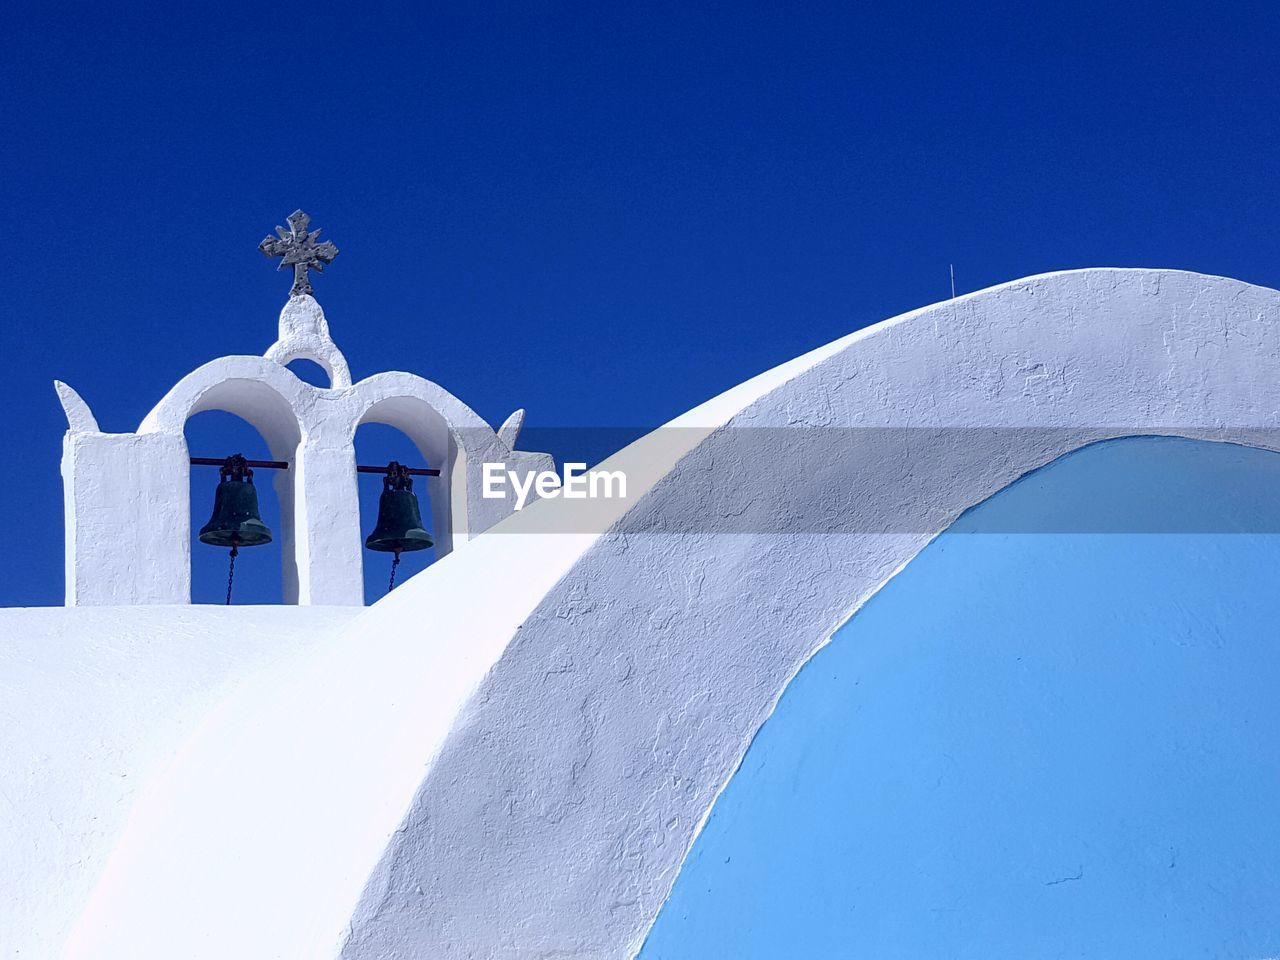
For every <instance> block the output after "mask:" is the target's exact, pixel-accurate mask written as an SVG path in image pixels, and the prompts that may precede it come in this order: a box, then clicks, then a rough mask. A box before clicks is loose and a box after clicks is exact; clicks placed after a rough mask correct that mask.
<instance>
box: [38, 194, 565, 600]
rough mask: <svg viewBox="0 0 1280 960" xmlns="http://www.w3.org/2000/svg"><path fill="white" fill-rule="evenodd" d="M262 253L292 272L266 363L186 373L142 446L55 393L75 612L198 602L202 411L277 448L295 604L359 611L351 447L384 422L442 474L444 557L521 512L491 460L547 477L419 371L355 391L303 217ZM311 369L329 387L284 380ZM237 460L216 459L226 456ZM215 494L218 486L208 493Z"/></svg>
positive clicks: (510, 426)
mask: <svg viewBox="0 0 1280 960" xmlns="http://www.w3.org/2000/svg"><path fill="white" fill-rule="evenodd" d="M288 222H289V230H288V231H286V230H285V229H284V228H280V227H278V228H277V234H278V236H276V237H268V238H267V239H266V240H264V241H263V242H262V244H261V247H260V248H261V249H262V251H263V253H265V254H266V255H267V256H269V257H280V258H281V260H282V262H281V266H282V268H283V267H284V266H290V267H292V268H293V271H294V285H293V290H292V291H291V295H290V297H289V300H288V302H287V303H286V304H285V305H284V308H283V309H282V310H281V312H280V318H279V327H278V330H279V332H278V336H277V339H276V341H275V343H273V344H272V345H271V347H269V348H268V349H267V351H266V354H265V355H264V356H245V355H236V356H227V357H222V358H220V359H217V360H213V361H210V362H209V363H206V364H204V365H203V366H201V367H199V368H197V369H196V370H194V371H193V372H191V373H189V374H187V375H186V376H185V377H183V378H182V379H181V380H179V381H178V383H177V384H176V385H175V386H174V387H173V388H172V389H171V390H170V391H169V392H168V393H167V394H166V395H165V396H164V397H163V398H162V399H161V400H160V402H159V403H158V404H156V406H155V407H154V408H153V409H152V410H151V412H150V413H148V414H147V416H146V417H145V418H144V419H143V421H142V423H141V424H140V425H139V426H138V429H137V431H136V432H134V433H105V432H103V431H102V430H101V429H100V428H99V426H98V422H97V420H96V419H95V418H94V416H93V414H92V412H91V411H90V409H89V406H88V404H86V403H85V402H84V401H83V400H82V399H81V398H80V396H79V394H77V393H76V392H75V391H74V390H73V389H71V388H70V387H68V386H67V385H65V384H62V383H58V384H56V387H57V391H58V396H59V399H60V400H61V402H62V406H63V410H64V411H65V412H66V415H67V422H68V427H69V429H68V431H67V434H66V436H65V439H64V442H63V458H62V475H63V488H64V498H65V523H66V531H67V536H66V583H67V593H66V598H67V601H66V602H67V604H68V605H69V606H75V605H82V604H135V603H189V602H190V599H191V557H190V542H191V504H190V495H189V487H188V483H189V471H190V469H191V464H190V458H191V454H192V452H193V451H189V450H188V448H187V442H186V438H185V435H184V427H185V425H186V422H187V420H188V418H190V417H191V416H193V415H195V414H197V413H201V412H204V411H207V410H222V411H225V412H228V413H231V414H235V415H236V416H238V417H240V418H241V419H243V420H246V421H247V422H248V423H249V424H251V425H252V426H253V427H254V428H255V429H256V430H257V431H258V432H259V433H260V434H261V435H262V438H263V439H264V440H265V441H266V443H267V446H268V448H269V449H270V451H271V455H272V457H273V458H274V459H275V460H278V461H282V462H284V463H285V464H286V468H285V469H283V470H279V471H274V472H275V474H276V475H275V476H274V477H273V483H274V485H275V489H276V492H277V495H278V498H279V502H280V514H281V530H280V540H281V554H282V557H283V565H284V576H283V584H284V602H285V603H297V604H339V605H356V604H362V603H363V602H364V588H363V566H362V564H363V557H362V550H363V537H362V533H361V530H360V514H359V501H358V490H357V487H356V460H355V446H354V437H355V431H356V428H357V427H358V426H359V425H360V424H361V423H385V424H388V425H390V426H392V427H395V428H396V429H397V430H399V431H401V432H402V433H404V434H405V435H406V436H408V437H409V439H410V440H412V441H413V443H414V444H415V446H417V448H418V450H419V451H421V453H422V455H423V457H424V458H425V459H426V460H427V461H428V462H430V463H431V464H432V466H435V467H439V469H440V470H441V472H442V473H441V476H440V477H439V478H438V479H435V480H433V482H432V485H431V505H432V516H433V525H434V527H435V533H436V549H437V556H444V555H445V554H447V553H448V552H449V551H450V550H453V549H456V548H457V547H458V546H460V545H462V544H463V543H465V542H466V541H467V540H468V539H469V538H470V537H473V536H475V535H477V534H478V533H480V532H481V531H483V530H485V529H487V528H488V527H490V526H492V525H493V524H494V523H496V522H497V521H498V520H500V519H502V518H503V517H505V516H506V515H507V514H509V513H510V512H511V510H512V505H511V504H510V503H509V502H508V501H507V500H485V499H483V498H481V496H480V491H481V486H480V470H481V465H482V463H483V462H486V461H490V462H499V463H502V464H503V465H504V467H505V468H506V469H508V470H511V471H513V472H517V473H521V472H525V471H541V470H548V469H551V468H552V467H553V461H552V459H551V457H550V456H549V455H547V454H535V453H525V452H521V451H516V450H514V449H513V448H514V446H515V441H516V436H517V434H518V430H519V418H518V417H516V416H514V415H513V418H512V419H511V420H509V421H508V423H507V424H506V425H504V427H503V428H502V430H501V432H500V433H495V431H494V430H493V428H492V427H490V426H489V425H488V424H487V423H485V421H484V420H482V419H481V418H480V417H479V416H478V415H477V414H476V413H475V411H473V410H472V409H471V408H470V407H468V406H467V405H466V404H464V403H463V402H462V401H461V400H459V399H458V398H457V397H455V396H453V395H452V394H451V393H449V392H448V391H447V390H445V389H443V388H442V387H440V386H438V385H436V384H434V383H432V382H431V381H429V380H425V379H423V378H422V377H418V376H415V375H414V374H410V373H402V372H392V373H381V374H376V375H374V376H372V377H369V378H367V379H365V380H362V381H360V382H359V383H355V384H353V383H352V381H351V374H350V370H349V368H348V365H347V361H346V358H345V357H344V356H343V354H342V352H341V351H340V350H339V349H338V347H337V345H336V344H335V343H334V342H333V339H332V337H331V335H330V332H329V324H328V321H327V320H326V319H325V315H324V310H323V309H322V308H321V306H320V304H319V303H318V302H317V301H316V299H315V297H314V296H312V290H311V285H310V282H309V278H308V271H309V270H317V271H318V270H320V269H322V268H323V266H324V265H325V264H327V263H329V262H331V261H332V259H333V258H334V257H335V256H337V253H338V250H337V248H336V247H334V246H333V244H331V243H328V242H327V241H326V242H323V243H322V242H318V241H317V237H318V235H319V231H318V230H309V229H308V224H309V219H308V218H307V216H306V214H303V213H302V212H301V211H297V212H295V213H294V214H293V215H292V216H290V217H289V221H288ZM299 358H303V359H308V360H313V361H314V362H316V363H318V364H320V366H321V367H323V368H324V370H325V371H326V373H327V374H328V376H329V380H330V382H329V385H328V386H314V385H312V384H309V383H306V382H305V381H303V380H301V379H299V378H298V377H297V376H296V375H295V374H294V373H293V372H292V371H291V370H289V369H288V368H287V367H286V364H288V363H289V362H291V361H293V360H296V359H299ZM231 452H234V451H214V453H216V454H219V455H222V456H225V455H226V454H227V453H231ZM210 489H212V484H211V487H210Z"/></svg>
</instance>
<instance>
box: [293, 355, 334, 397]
mask: <svg viewBox="0 0 1280 960" xmlns="http://www.w3.org/2000/svg"><path fill="white" fill-rule="evenodd" d="M285 368H286V369H287V370H288V371H289V372H290V373H292V374H293V375H294V376H295V377H297V378H298V379H299V380H301V381H302V382H303V383H309V384H311V385H312V386H313V387H320V388H321V389H322V390H328V389H329V387H331V386H332V385H333V375H332V374H331V373H330V372H329V371H328V370H326V369H325V368H324V367H323V366H321V365H320V364H319V363H317V362H316V361H314V360H311V359H308V358H306V357H298V358H297V359H294V360H290V361H289V362H288V363H286V364H285Z"/></svg>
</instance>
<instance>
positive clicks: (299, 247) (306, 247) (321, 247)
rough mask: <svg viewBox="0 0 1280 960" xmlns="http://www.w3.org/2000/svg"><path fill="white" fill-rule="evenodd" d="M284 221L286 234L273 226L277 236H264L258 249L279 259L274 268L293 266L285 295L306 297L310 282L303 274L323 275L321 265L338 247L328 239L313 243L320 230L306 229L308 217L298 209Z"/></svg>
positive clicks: (282, 228)
mask: <svg viewBox="0 0 1280 960" xmlns="http://www.w3.org/2000/svg"><path fill="white" fill-rule="evenodd" d="M288 222H289V230H288V232H286V231H285V229H284V227H276V233H278V234H279V237H273V236H271V235H270V234H268V235H267V238H266V239H265V240H263V241H262V242H261V243H260V244H258V249H259V250H261V251H262V252H263V253H264V254H265V255H266V256H268V257H280V258H281V261H280V266H279V267H277V268H276V269H278V270H283V269H284V268H285V267H293V289H292V290H290V291H289V296H291V297H301V296H310V295H311V292H312V291H311V280H310V278H309V277H308V275H307V271H308V270H314V271H316V272H317V273H324V265H325V264H326V263H331V262H332V261H333V258H334V257H336V256H337V255H338V248H337V247H335V246H334V245H333V244H332V243H330V242H329V241H328V240H325V241H324V242H323V243H317V242H316V238H317V237H318V236H320V231H319V230H311V231H308V230H307V225H308V224H309V223H311V218H310V217H308V216H307V215H306V214H305V213H303V212H302V211H301V210H295V211H293V213H291V214H289V221H288Z"/></svg>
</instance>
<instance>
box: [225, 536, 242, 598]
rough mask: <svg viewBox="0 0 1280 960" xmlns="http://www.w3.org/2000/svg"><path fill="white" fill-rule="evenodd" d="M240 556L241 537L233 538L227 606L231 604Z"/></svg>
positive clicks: (228, 576) (228, 574) (228, 573)
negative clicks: (232, 585)
mask: <svg viewBox="0 0 1280 960" xmlns="http://www.w3.org/2000/svg"><path fill="white" fill-rule="evenodd" d="M238 556H240V538H239V537H232V538H231V565H230V567H229V568H228V569H227V606H228V607H229V606H231V584H232V582H233V581H234V580H235V578H236V557H238Z"/></svg>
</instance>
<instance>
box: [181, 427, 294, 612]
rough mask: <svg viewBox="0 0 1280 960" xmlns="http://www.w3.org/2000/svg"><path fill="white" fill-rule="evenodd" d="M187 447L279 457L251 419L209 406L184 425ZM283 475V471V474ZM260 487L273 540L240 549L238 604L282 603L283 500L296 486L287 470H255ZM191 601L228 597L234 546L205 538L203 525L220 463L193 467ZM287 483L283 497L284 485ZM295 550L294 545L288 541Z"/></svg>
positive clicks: (205, 453) (212, 454)
mask: <svg viewBox="0 0 1280 960" xmlns="http://www.w3.org/2000/svg"><path fill="white" fill-rule="evenodd" d="M184 433H185V435H186V440H187V449H188V450H189V451H190V454H191V456H193V457H209V458H212V459H221V458H224V457H227V456H230V455H231V454H235V453H240V454H243V455H244V456H245V457H246V458H248V459H250V460H275V459H276V457H275V455H274V454H273V453H272V451H271V449H270V447H269V446H268V445H267V442H266V441H265V440H264V439H263V438H262V436H261V434H259V433H258V431H257V430H256V429H255V428H254V427H253V425H252V424H250V423H248V422H247V421H245V420H243V419H241V418H240V417H238V416H236V415H235V414H232V413H226V412H225V411H222V410H207V411H205V412H203V413H197V414H195V415H194V416H192V417H191V418H190V419H188V420H187V423H186V427H185V430H184ZM282 475H283V476H282ZM253 481H254V486H255V487H256V488H257V491H258V506H259V510H260V511H261V514H262V519H263V522H264V523H266V525H267V526H268V527H269V528H270V529H271V533H272V540H271V542H270V543H268V544H264V545H261V546H256V547H252V548H241V549H240V551H239V555H238V556H237V557H236V567H235V584H234V592H233V600H232V602H233V603H235V604H237V605H243V604H255V603H282V602H284V597H285V592H284V583H283V570H284V566H285V565H284V563H283V560H282V558H283V556H284V553H283V551H284V549H285V547H286V543H285V536H284V533H285V530H286V527H291V526H292V520H291V519H289V522H288V523H286V516H285V514H284V511H282V509H281V506H282V500H283V501H285V502H287V503H289V504H290V506H291V504H292V496H291V491H292V486H291V485H290V480H289V478H288V471H282V470H270V469H256V470H254V476H253ZM189 483H190V491H191V602H192V603H210V604H220V603H225V602H226V596H227V574H228V567H229V556H228V554H229V551H228V550H226V549H224V548H221V547H214V546H210V545H208V544H205V543H201V542H200V539H199V533H200V528H201V527H202V526H204V524H205V523H206V522H208V520H209V518H210V516H211V514H212V511H213V503H214V491H215V490H216V488H217V486H218V468H217V467H214V466H198V465H193V466H192V467H191V472H190V477H189ZM282 484H284V485H286V490H285V496H283V497H282V496H281V493H280V490H281V485H282ZM287 546H288V548H289V549H290V550H292V544H288V545H287Z"/></svg>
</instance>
